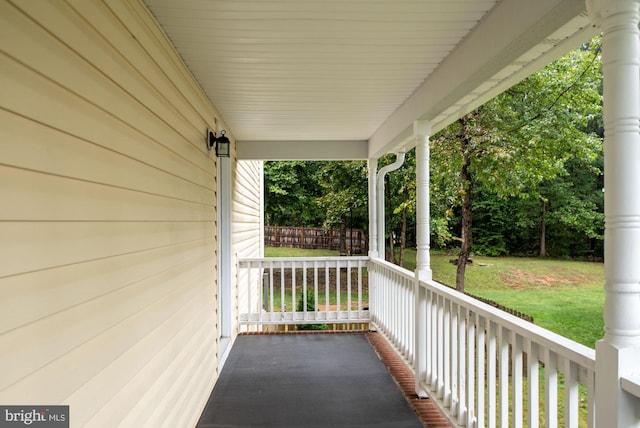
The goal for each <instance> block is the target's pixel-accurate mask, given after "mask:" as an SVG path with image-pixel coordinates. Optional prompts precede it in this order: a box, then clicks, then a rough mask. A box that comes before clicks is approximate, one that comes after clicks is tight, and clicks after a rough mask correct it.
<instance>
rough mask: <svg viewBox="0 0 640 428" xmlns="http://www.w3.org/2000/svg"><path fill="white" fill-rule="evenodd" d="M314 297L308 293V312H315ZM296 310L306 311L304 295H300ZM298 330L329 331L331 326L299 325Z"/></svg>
mask: <svg viewBox="0 0 640 428" xmlns="http://www.w3.org/2000/svg"><path fill="white" fill-rule="evenodd" d="M314 303H315V302H314V299H313V296H312V295H311V294H309V293H307V312H315V311H316V305H315V304H314ZM296 310H297V311H298V312H303V311H304V301H303V294H302V293H300V297H299V298H298V303H297V305H296ZM296 329H297V330H328V329H329V326H328V325H326V324H298V325H297V326H296Z"/></svg>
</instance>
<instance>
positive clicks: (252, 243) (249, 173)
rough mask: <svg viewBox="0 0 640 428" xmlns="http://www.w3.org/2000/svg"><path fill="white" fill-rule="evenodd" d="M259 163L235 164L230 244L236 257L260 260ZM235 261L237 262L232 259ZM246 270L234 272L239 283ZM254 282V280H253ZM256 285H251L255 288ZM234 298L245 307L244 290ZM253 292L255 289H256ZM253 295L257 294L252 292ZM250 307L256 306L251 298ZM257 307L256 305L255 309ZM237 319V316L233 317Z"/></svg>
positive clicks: (262, 192) (246, 297) (260, 202)
mask: <svg viewBox="0 0 640 428" xmlns="http://www.w3.org/2000/svg"><path fill="white" fill-rule="evenodd" d="M262 171H263V162H262V161H242V162H237V163H236V168H235V170H234V177H235V180H234V190H233V213H232V216H233V229H232V233H233V245H234V252H235V254H236V255H237V256H238V258H244V257H262V256H263V255H264V231H263V229H264V222H263V214H262V213H263V208H264V207H263V206H264V198H263V195H264V190H263V187H264V181H263V175H262ZM236 261H237V260H236ZM246 274H247V271H246V270H242V271H241V272H239V273H236V276H239V277H238V283H239V284H246V283H247V281H248V278H247V277H246V276H245V275H246ZM255 280H256V281H258V280H259V279H258V278H255ZM257 285H258V283H257V282H256V283H255V286H256V287H257ZM235 290H236V291H237V294H236V295H235V296H234V301H236V307H240V308H246V307H247V305H248V298H249V296H248V294H247V290H246V288H244V287H243V288H242V289H240V290H238V288H237V287H236V289H235ZM256 290H257V289H256ZM256 292H257V291H256ZM253 300H254V301H253V302H252V303H253V305H254V306H256V305H259V304H260V302H258V299H256V298H255V297H254V299H253ZM256 308H257V306H256ZM235 318H236V320H237V314H236V316H235Z"/></svg>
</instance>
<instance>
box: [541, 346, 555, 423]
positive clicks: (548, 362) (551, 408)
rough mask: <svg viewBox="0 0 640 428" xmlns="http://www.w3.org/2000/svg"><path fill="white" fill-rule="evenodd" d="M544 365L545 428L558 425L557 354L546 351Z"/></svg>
mask: <svg viewBox="0 0 640 428" xmlns="http://www.w3.org/2000/svg"><path fill="white" fill-rule="evenodd" d="M545 352H546V358H545V364H544V413H545V426H547V427H555V426H557V425H558V370H557V357H556V354H555V352H553V351H551V350H550V349H546V351H545Z"/></svg>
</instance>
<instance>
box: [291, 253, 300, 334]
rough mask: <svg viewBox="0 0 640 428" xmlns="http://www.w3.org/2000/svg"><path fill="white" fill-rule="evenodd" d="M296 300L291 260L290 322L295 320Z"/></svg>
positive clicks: (294, 269) (294, 277)
mask: <svg viewBox="0 0 640 428" xmlns="http://www.w3.org/2000/svg"><path fill="white" fill-rule="evenodd" d="M297 306H298V305H297V300H296V264H295V262H294V261H293V260H292V261H291V317H292V320H294V321H295V319H296V316H297V314H296V312H297V310H298V308H297Z"/></svg>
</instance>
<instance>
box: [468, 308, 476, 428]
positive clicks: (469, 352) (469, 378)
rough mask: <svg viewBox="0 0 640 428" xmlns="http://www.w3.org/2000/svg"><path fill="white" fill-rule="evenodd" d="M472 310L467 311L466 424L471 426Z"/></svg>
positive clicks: (474, 339) (473, 368)
mask: <svg viewBox="0 0 640 428" xmlns="http://www.w3.org/2000/svg"><path fill="white" fill-rule="evenodd" d="M474 318H475V317H474V315H473V312H467V316H466V321H467V334H468V339H467V426H468V427H470V426H473V419H474V418H475V402H476V400H475V398H476V397H475V388H476V384H475V379H476V373H475V364H476V358H475V348H476V326H475V323H474Z"/></svg>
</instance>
